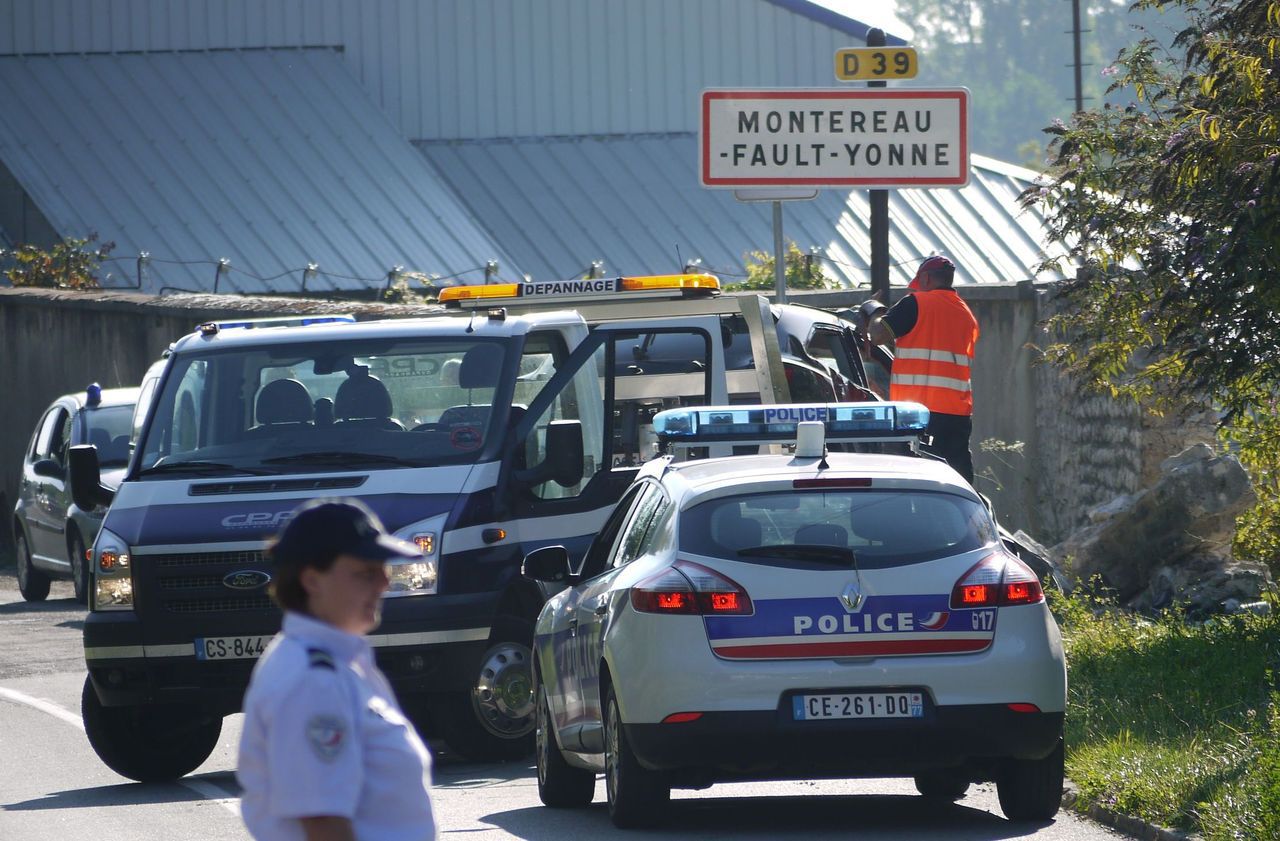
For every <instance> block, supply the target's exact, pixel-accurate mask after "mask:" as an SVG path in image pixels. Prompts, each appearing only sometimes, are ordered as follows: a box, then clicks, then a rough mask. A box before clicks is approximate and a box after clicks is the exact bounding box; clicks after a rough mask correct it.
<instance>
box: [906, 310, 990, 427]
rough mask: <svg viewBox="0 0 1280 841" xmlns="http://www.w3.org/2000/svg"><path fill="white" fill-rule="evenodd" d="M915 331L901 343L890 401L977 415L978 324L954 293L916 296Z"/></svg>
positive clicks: (939, 410)
mask: <svg viewBox="0 0 1280 841" xmlns="http://www.w3.org/2000/svg"><path fill="white" fill-rule="evenodd" d="M915 296H916V305H917V307H919V314H918V315H917V317H916V326H915V327H913V328H911V330H910V331H909V332H908V333H907V335H905V336H900V337H899V338H898V340H897V349H896V351H895V355H894V360H893V373H892V374H891V375H890V377H889V399H890V400H914V401H915V402H917V403H923V404H924V405H925V407H926V408H928V409H929V411H931V412H941V413H943V414H947V415H972V414H973V389H972V387H971V386H970V381H969V369H970V367H971V365H972V362H973V348H974V345H976V344H977V343H978V320H977V319H976V318H974V317H973V313H972V312H971V311H970V310H969V307H968V306H967V305H966V304H965V302H964V301H962V300H960V296H959V295H957V294H956V293H955V290H953V289H935V290H933V291H932V292H916V293H915Z"/></svg>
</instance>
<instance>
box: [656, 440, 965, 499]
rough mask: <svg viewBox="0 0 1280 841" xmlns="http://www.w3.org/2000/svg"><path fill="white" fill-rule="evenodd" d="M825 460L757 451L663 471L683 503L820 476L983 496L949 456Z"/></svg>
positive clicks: (861, 456)
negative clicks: (866, 480) (961, 473)
mask: <svg viewBox="0 0 1280 841" xmlns="http://www.w3.org/2000/svg"><path fill="white" fill-rule="evenodd" d="M822 461H823V459H816V458H796V457H795V456H793V455H754V456H728V457H726V458H715V459H700V460H697V461H685V462H670V463H669V464H668V465H667V466H666V468H665V470H663V472H662V482H663V484H664V485H665V486H666V487H667V488H668V490H669V492H670V493H671V495H672V498H673V499H676V500H678V501H679V505H680V508H681V509H683V508H686V507H688V506H690V505H694V504H695V503H697V502H701V501H704V500H706V499H711V498H715V497H720V496H732V495H735V494H743V493H756V492H761V491H769V490H778V489H783V488H790V487H791V483H792V482H793V481H794V480H795V479H800V478H819V477H821V478H824V479H871V480H872V482H873V485H872V487H873V488H874V487H877V486H878V487H883V488H895V489H904V490H930V491H945V492H949V493H954V494H958V495H960V496H965V497H968V498H970V499H972V500H974V501H975V502H980V501H981V500H980V498H979V497H978V495H977V492H976V491H974V489H973V488H972V487H970V486H969V485H968V483H966V482H965V481H964V479H963V478H961V476H960V474H958V473H956V472H955V470H953V469H952V468H951V467H950V466H949V465H948V464H947V463H946V462H944V461H940V460H937V459H934V458H930V457H927V456H908V455H883V454H877V453H828V454H827V456H826V457H825V462H826V465H827V466H826V467H820V464H821V462H822ZM659 469H661V468H659Z"/></svg>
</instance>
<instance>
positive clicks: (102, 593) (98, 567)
mask: <svg viewBox="0 0 1280 841" xmlns="http://www.w3.org/2000/svg"><path fill="white" fill-rule="evenodd" d="M132 561H133V558H132V557H131V554H130V552H129V544H127V543H125V542H124V541H123V540H121V539H120V536H119V535H116V534H112V533H111V532H109V531H107V530H106V529H102V530H101V531H99V532H98V539H97V540H95V541H94V543H93V609H94V610H133V563H132Z"/></svg>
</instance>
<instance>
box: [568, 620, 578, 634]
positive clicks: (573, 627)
mask: <svg viewBox="0 0 1280 841" xmlns="http://www.w3.org/2000/svg"><path fill="white" fill-rule="evenodd" d="M577 635H578V619H577V617H574V618H573V619H570V620H569V636H571V637H575V636H577Z"/></svg>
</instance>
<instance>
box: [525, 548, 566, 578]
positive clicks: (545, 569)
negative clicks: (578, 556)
mask: <svg viewBox="0 0 1280 841" xmlns="http://www.w3.org/2000/svg"><path fill="white" fill-rule="evenodd" d="M520 574H521V575H523V576H524V577H525V578H532V579H533V580H534V581H546V582H548V583H551V584H567V583H570V581H571V579H572V578H573V571H572V570H571V569H570V567H569V550H568V549H565V548H564V547H563V546H543V547H542V548H541V549H534V550H533V551H532V552H530V553H529V554H527V555H525V556H524V563H523V564H521V565H520Z"/></svg>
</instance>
